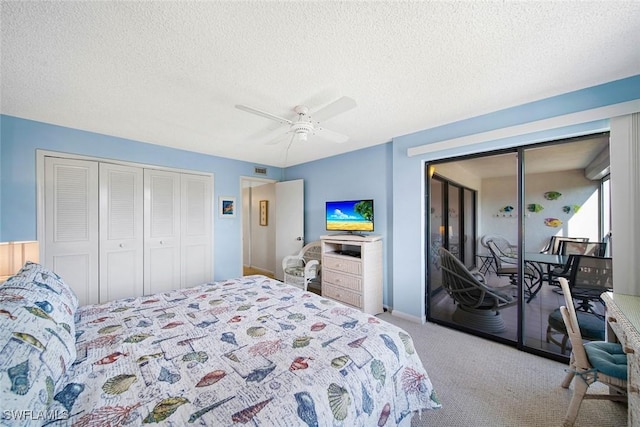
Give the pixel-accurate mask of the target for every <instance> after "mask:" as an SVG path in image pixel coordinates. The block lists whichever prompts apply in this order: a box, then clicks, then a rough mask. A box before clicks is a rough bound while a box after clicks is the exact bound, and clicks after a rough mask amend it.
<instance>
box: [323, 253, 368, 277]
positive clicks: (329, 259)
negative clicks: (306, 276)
mask: <svg viewBox="0 0 640 427" xmlns="http://www.w3.org/2000/svg"><path fill="white" fill-rule="evenodd" d="M323 267H324V268H329V269H331V270H338V271H344V272H345V273H350V274H356V275H360V274H362V262H361V261H360V260H359V259H348V258H347V257H343V256H329V255H325V257H324V260H323Z"/></svg>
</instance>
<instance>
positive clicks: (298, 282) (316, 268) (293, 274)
mask: <svg viewBox="0 0 640 427" xmlns="http://www.w3.org/2000/svg"><path fill="white" fill-rule="evenodd" d="M321 255H322V253H321V247H320V242H319V241H315V242H311V243H309V244H307V245H305V246H304V247H303V248H302V249H301V250H300V252H298V254H297V255H289V256H286V257H284V258H283V259H282V271H283V272H284V283H286V284H289V285H294V286H297V287H298V288H301V289H303V290H305V291H306V290H307V288H308V287H309V284H310V283H312V282H318V283H319V282H320V259H321Z"/></svg>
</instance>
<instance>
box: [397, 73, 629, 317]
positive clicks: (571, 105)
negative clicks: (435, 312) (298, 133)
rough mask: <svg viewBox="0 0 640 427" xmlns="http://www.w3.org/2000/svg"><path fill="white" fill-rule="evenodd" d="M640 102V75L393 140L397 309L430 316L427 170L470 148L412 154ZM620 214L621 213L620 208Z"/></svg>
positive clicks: (547, 134) (601, 124)
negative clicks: (481, 135) (431, 163)
mask: <svg viewBox="0 0 640 427" xmlns="http://www.w3.org/2000/svg"><path fill="white" fill-rule="evenodd" d="M636 99H640V75H637V76H633V77H629V78H626V79H622V80H617V81H614V82H610V83H606V84H603V85H599V86H594V87H591V88H587V89H583V90H579V91H575V92H570V93H567V94H564V95H560V96H555V97H552V98H547V99H544V100H541V101H536V102H531V103H528V104H524V105H521V106H517V107H513V108H509V109H505V110H501V111H497V112H494V113H490V114H485V115H482V116H478V117H474V118H470V119H467V120H462V121H459V122H455V123H451V124H447V125H444V126H440V127H436V128H432V129H427V130H423V131H421V132H416V133H413V134H410V135H405V136H399V137H397V138H394V139H393V149H392V156H393V168H392V170H393V177H392V182H393V189H392V199H391V204H392V205H393V214H392V217H393V221H392V230H393V234H394V244H393V248H392V253H391V260H392V264H393V266H392V269H393V276H392V279H391V280H392V281H391V283H392V284H393V285H392V292H393V308H394V310H397V311H398V312H400V313H403V314H405V315H408V316H411V317H415V318H416V319H424V317H425V316H426V311H425V304H424V296H425V263H424V240H425V239H424V230H425V228H424V222H425V215H424V212H423V210H424V196H425V189H424V181H425V180H424V164H425V161H426V160H437V159H443V158H447V157H451V156H454V155H457V154H460V153H463V152H464V153H468V152H469V147H464V148H452V149H447V150H442V151H439V152H436V153H430V154H428V155H418V156H414V157H408V155H407V149H408V148H410V147H417V146H422V145H426V144H431V143H436V142H439V141H444V140H449V139H453V138H459V137H463V136H468V135H474V134H478V133H482V132H487V131H491V130H495V129H502V128H506V127H510V126H515V125H519V124H523V123H530V122H533V121H537V120H543V119H547V118H552V117H557V116H562V115H565V114H570V113H575V112H580V111H585V110H589V109H594V108H598V107H604V106H607V105H613V104H618V103H622V102H626V101H632V100H636ZM606 122H607V120H604V121H602V120H600V121H596V122H589V123H584V124H579V125H573V126H568V127H564V128H556V129H551V130H548V131H541V132H536V133H530V134H528V135H523V136H519V137H512V138H504V139H500V140H496V141H490V142H486V143H481V144H477V145H475V146H473V147H471V150H473V152H481V151H487V150H491V149H497V148H504V147H513V146H518V145H524V144H527V143H532V142H538V141H540V140H544V139H547V140H553V139H558V138H564V137H568V136H574V135H576V134H580V133H589V132H590V131H598V130H602V129H603V128H606V127H608V124H607V123H606ZM614 209H615V207H614Z"/></svg>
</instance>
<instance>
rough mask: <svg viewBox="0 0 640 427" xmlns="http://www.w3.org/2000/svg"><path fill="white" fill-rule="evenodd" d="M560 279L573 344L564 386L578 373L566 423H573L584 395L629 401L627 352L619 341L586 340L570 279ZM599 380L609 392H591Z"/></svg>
mask: <svg viewBox="0 0 640 427" xmlns="http://www.w3.org/2000/svg"><path fill="white" fill-rule="evenodd" d="M559 281H560V286H561V287H562V293H563V294H564V300H565V304H566V305H564V306H562V307H560V312H561V313H562V318H563V320H564V323H565V327H566V329H567V332H568V334H569V340H570V341H571V346H572V351H571V359H570V362H569V369H568V372H567V374H566V376H565V378H564V380H563V381H562V387H563V388H569V386H570V384H571V382H572V381H573V379H574V378H575V377H577V379H576V380H575V381H573V396H572V397H571V403H570V404H569V408H568V409H567V413H566V415H565V418H564V422H563V424H562V425H563V426H564V427H570V426H573V425H574V423H575V421H576V418H577V416H578V411H579V410H580V405H581V404H582V401H583V399H607V400H615V401H627V355H626V354H625V353H624V350H623V348H622V346H621V345H620V344H619V343H612V342H606V341H592V342H589V343H586V344H585V343H584V342H583V339H582V334H581V329H580V326H579V324H578V318H577V314H576V310H575V307H574V305H573V297H572V295H571V290H570V289H569V282H568V281H567V280H566V279H565V278H564V277H561V278H560V279H559ZM596 382H600V383H602V384H605V385H607V386H608V387H609V394H602V393H600V392H598V393H594V394H589V393H587V391H588V389H589V386H591V384H594V383H596Z"/></svg>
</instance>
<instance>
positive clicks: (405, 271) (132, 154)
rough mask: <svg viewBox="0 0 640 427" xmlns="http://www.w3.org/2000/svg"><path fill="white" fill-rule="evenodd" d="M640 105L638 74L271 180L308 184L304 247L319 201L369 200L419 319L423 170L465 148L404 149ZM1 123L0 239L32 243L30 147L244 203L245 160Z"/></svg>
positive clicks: (557, 133) (320, 225)
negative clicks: (200, 178) (153, 170)
mask: <svg viewBox="0 0 640 427" xmlns="http://www.w3.org/2000/svg"><path fill="white" fill-rule="evenodd" d="M638 99H640V75H637V76H633V77H629V78H627V79H622V80H618V81H614V82H610V83H607V84H603V85H599V86H595V87H591V88H587V89H583V90H579V91H575V92H571V93H567V94H564V95H560V96H556V97H552V98H548V99H544V100H540V101H536V102H531V103H528V104H524V105H521V106H518V107H513V108H509V109H505V110H501V111H497V112H494V113H490V114H486V115H483V116H479V117H474V118H470V119H467V120H462V121H459V122H455V123H451V124H447V125H444V126H440V127H436V128H432V129H427V130H423V131H421V132H416V133H414V134H410V135H405V136H399V137H397V138H394V140H393V142H392V143H387V144H382V145H379V146H375V147H372V148H367V149H363V150H359V151H355V152H351V153H347V154H344V155H340V156H335V157H331V158H327V159H323V160H318V161H315V162H309V163H306V164H303V165H298V166H294V167H290V168H287V169H286V170H284V172H283V171H282V170H281V169H278V168H271V167H270V168H269V171H270V175H269V178H272V179H281V178H283V177H284V179H297V178H302V179H304V180H305V195H306V200H305V240H307V241H310V240H315V239H317V238H318V237H319V236H320V235H322V234H325V230H324V217H323V216H324V202H325V201H326V200H335V199H347V198H349V199H350V198H361V197H371V198H373V199H374V200H375V209H376V223H375V226H376V234H381V235H382V236H383V238H384V248H385V249H384V257H385V258H384V260H385V281H384V302H385V304H386V305H389V306H392V307H393V309H394V311H396V312H398V313H402V314H405V315H407V316H410V317H414V318H416V319H424V317H425V315H426V312H425V266H424V230H425V228H424V213H423V209H424V196H425V192H424V163H425V161H427V160H437V159H441V158H447V157H451V156H454V155H457V154H460V153H463V152H464V153H466V152H468V151H469V148H468V147H467V148H453V149H448V150H442V151H440V152H436V153H431V154H429V155H420V156H415V157H408V155H407V149H408V148H410V147H416V146H422V145H425V144H430V143H435V142H439V141H443V140H448V139H452V138H458V137H463V136H467V135H474V134H478V133H482V132H487V131H491V130H495V129H502V128H506V127H509V126H514V125H519V124H523V123H529V122H533V121H536V120H543V119H546V118H553V117H558V116H562V115H565V114H570V113H574V112H580V111H585V110H589V109H593V108H598V107H603V106H607V105H613V104H618V103H622V102H625V101H631V100H638ZM0 120H1V121H0V125H1V131H0V137H1V139H0V178H1V180H2V185H1V190H0V207H1V208H2V209H1V210H0V222H1V224H0V240H22V239H34V238H35V237H36V235H35V234H36V200H35V198H36V186H35V159H36V155H35V149H36V148H42V149H46V150H51V151H62V152H69V153H75V154H84V155H90V156H96V157H106V158H115V159H121V160H127V161H134V162H141V163H146V164H156V165H160V166H168V167H176V168H184V169H195V170H200V171H205V172H212V173H214V174H215V194H214V197H215V200H216V203H217V196H218V195H226V196H235V197H236V198H237V200H241V194H240V188H239V176H241V175H244V176H251V175H252V174H253V165H252V164H249V163H246V162H239V161H234V160H229V159H223V158H218V157H213V156H205V155H201V154H196V153H190V152H186V151H181V150H175V149H170V148H163V147H159V146H155V145H150V144H144V143H140V142H135V141H129V140H125V139H119V138H114V137H109V136H104V135H98V134H94V133H89V132H82V131H77V130H73V129H67V128H62V127H57V126H51V125H47V124H43V123H38V122H32V121H28V120H21V119H17V118H13V117H8V116H0ZM607 127H608V120H599V121H596V122H589V123H583V124H579V125H574V126H568V127H564V128H557V129H552V130H547V131H541V132H537V133H535V134H527V135H523V136H519V137H511V138H504V139H501V140H495V141H489V142H485V143H481V144H477V145H474V146H473V147H471V149H472V150H473V151H476V152H480V151H488V150H492V149H497V148H504V147H509V146H517V145H524V144H527V143H531V142H534V141H540V140H544V139H546V140H551V139H555V138H562V137H566V136H573V135H576V134H581V133H586V132H589V131H596V130H602V129H604V128H607ZM614 209H615V207H614ZM240 221H241V219H240V218H235V219H225V220H224V221H222V220H218V221H215V247H214V255H215V256H214V259H215V275H216V278H219V279H222V278H228V277H235V276H238V275H239V273H240V271H239V269H240V264H241V262H240V260H241V259H242V254H241V253H240V224H241V222H240Z"/></svg>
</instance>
